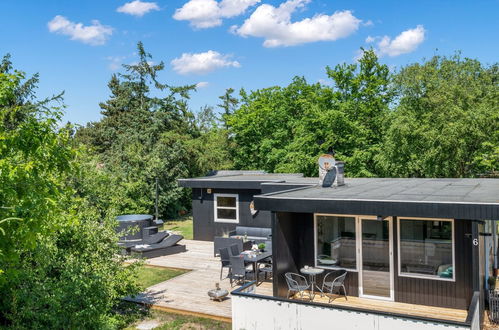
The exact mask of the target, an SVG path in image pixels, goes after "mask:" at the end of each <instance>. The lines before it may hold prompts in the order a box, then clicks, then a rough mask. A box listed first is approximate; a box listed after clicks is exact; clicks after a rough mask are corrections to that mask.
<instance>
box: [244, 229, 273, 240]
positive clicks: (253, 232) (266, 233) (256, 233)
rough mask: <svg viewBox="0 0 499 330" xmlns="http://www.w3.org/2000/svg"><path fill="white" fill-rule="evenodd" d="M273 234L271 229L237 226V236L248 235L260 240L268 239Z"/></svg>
mask: <svg viewBox="0 0 499 330" xmlns="http://www.w3.org/2000/svg"><path fill="white" fill-rule="evenodd" d="M271 234H272V229H270V228H261V227H244V226H237V227H236V235H238V236H244V235H247V236H248V237H249V236H252V237H258V238H262V237H263V238H267V237H270V235H271Z"/></svg>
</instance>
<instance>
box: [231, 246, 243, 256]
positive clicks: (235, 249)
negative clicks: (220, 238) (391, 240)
mask: <svg viewBox="0 0 499 330" xmlns="http://www.w3.org/2000/svg"><path fill="white" fill-rule="evenodd" d="M241 252H242V251H241V249H240V247H239V245H237V244H232V245H231V246H230V254H231V255H232V256H234V257H237V256H239V255H240V254H241Z"/></svg>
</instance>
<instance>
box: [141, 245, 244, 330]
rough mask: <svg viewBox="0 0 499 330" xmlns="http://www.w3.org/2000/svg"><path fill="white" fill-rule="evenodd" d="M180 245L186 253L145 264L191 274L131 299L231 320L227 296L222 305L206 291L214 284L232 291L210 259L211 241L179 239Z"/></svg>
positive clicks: (159, 284)
mask: <svg viewBox="0 0 499 330" xmlns="http://www.w3.org/2000/svg"><path fill="white" fill-rule="evenodd" d="M181 243H182V244H185V245H186V249H187V251H186V252H182V253H177V254H174V255H169V256H164V257H158V258H152V259H149V260H148V261H147V263H148V264H150V265H154V266H162V267H173V268H182V269H190V270H191V271H190V272H188V273H185V274H183V275H180V276H177V277H175V278H173V279H171V280H168V281H165V282H161V283H158V284H156V285H153V286H151V287H149V288H148V289H147V291H146V292H145V293H144V294H141V295H140V296H138V297H136V299H133V300H135V301H140V302H143V303H147V304H152V305H154V306H155V307H156V308H159V309H163V310H167V311H168V310H171V311H178V312H183V313H186V314H193V315H199V316H210V317H212V318H213V317H214V318H217V319H220V320H225V321H230V319H231V317H232V315H231V301H230V296H229V299H226V300H224V301H222V302H215V301H212V300H210V299H209V297H208V294H207V292H208V290H210V289H214V288H215V283H216V282H219V283H220V287H221V288H223V289H227V290H229V292H230V291H231V290H232V289H231V287H230V284H229V280H228V279H224V280H222V281H220V260H219V259H218V258H215V257H213V242H204V241H193V240H182V242H181ZM226 274H227V271H226V270H224V275H226ZM233 289H235V287H234V288H233Z"/></svg>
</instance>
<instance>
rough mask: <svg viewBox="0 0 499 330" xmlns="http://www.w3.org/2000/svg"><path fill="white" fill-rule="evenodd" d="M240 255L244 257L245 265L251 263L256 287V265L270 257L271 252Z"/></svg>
mask: <svg viewBox="0 0 499 330" xmlns="http://www.w3.org/2000/svg"><path fill="white" fill-rule="evenodd" d="M241 255H243V256H244V262H245V263H251V264H253V271H254V273H255V282H256V284H257V285H258V264H259V263H260V262H261V261H262V260H264V259H267V258H268V257H272V252H270V251H266V252H258V253H256V254H255V253H253V252H250V253H244V252H243V253H241Z"/></svg>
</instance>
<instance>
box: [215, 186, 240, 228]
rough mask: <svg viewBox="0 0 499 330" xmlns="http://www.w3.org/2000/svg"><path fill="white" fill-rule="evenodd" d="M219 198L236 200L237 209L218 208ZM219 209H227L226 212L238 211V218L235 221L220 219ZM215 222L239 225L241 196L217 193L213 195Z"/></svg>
mask: <svg viewBox="0 0 499 330" xmlns="http://www.w3.org/2000/svg"><path fill="white" fill-rule="evenodd" d="M218 197H232V198H235V199H236V206H235V207H229V206H218V205H217V198H218ZM218 209H226V210H236V218H235V219H224V218H219V217H218V213H217V210H218ZM213 210H214V212H213V213H214V214H213V221H214V222H223V223H239V195H238V194H218V193H215V194H213Z"/></svg>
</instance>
